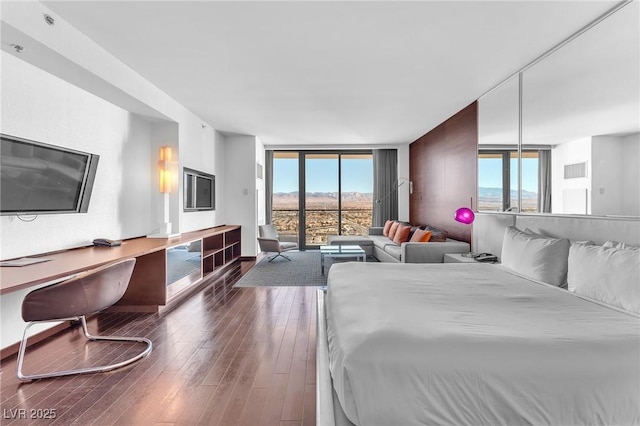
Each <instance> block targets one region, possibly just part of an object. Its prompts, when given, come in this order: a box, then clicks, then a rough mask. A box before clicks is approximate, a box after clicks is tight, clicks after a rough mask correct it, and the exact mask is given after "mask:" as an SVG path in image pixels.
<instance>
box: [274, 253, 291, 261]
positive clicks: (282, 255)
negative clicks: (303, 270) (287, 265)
mask: <svg viewBox="0 0 640 426" xmlns="http://www.w3.org/2000/svg"><path fill="white" fill-rule="evenodd" d="M278 256H281V257H284V258H285V259H287V260H288V261H291V258H290V257H287V256H285V255H284V254H282V253H278V254H276V255H275V256H272V257H270V258H269V262H271V261H272V260H273V259H275V258H276V257H278Z"/></svg>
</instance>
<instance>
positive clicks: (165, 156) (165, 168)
mask: <svg viewBox="0 0 640 426" xmlns="http://www.w3.org/2000/svg"><path fill="white" fill-rule="evenodd" d="M172 160H173V150H172V149H171V147H170V146H163V147H162V148H160V161H159V162H158V165H159V166H160V192H161V193H163V194H168V193H170V192H171V190H172V187H173V185H172V182H173V173H172V172H171V161H172Z"/></svg>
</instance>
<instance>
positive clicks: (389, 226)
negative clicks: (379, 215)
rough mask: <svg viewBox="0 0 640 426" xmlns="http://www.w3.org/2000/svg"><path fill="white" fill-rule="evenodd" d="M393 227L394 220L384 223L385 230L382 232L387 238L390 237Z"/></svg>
mask: <svg viewBox="0 0 640 426" xmlns="http://www.w3.org/2000/svg"><path fill="white" fill-rule="evenodd" d="M391 225H393V221H392V220H387V221H386V222H385V223H384V229H383V230H382V235H384V236H385V237H388V236H389V230H390V229H391Z"/></svg>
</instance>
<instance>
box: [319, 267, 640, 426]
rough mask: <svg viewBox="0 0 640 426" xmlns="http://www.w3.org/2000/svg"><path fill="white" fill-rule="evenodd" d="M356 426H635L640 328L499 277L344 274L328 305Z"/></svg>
mask: <svg viewBox="0 0 640 426" xmlns="http://www.w3.org/2000/svg"><path fill="white" fill-rule="evenodd" d="M326 310H327V336H328V345H329V357H330V370H331V376H332V379H333V385H334V389H335V392H336V394H337V396H338V400H339V401H340V404H341V405H342V408H343V410H344V412H345V414H346V415H347V417H348V418H349V420H350V421H352V422H353V423H355V424H357V425H417V424H423V425H426V424H428V425H434V424H438V425H444V424H450V425H482V424H485V425H500V424H502V425H516V424H536V425H538V424H558V425H572V424H580V425H583V424H615V425H623V424H639V423H640V403H639V401H640V319H639V318H638V317H637V316H634V315H631V314H627V313H625V312H622V311H620V310H616V309H612V308H609V307H606V306H603V305H600V304H598V303H594V302H593V301H589V300H586V299H583V298H580V297H577V296H576V295H574V294H572V293H570V292H568V291H566V290H562V289H559V288H556V287H551V286H547V285H544V284H540V283H535V282H532V281H529V280H527V279H524V278H522V277H519V276H516V275H513V274H511V273H509V272H508V271H506V270H504V269H501V268H500V267H496V265H484V264H429V265H420V264H386V263H368V264H363V263H356V262H351V263H344V264H336V265H333V266H332V267H331V270H330V273H329V277H328V290H327V297H326Z"/></svg>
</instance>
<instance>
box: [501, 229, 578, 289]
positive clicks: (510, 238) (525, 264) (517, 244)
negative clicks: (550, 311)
mask: <svg viewBox="0 0 640 426" xmlns="http://www.w3.org/2000/svg"><path fill="white" fill-rule="evenodd" d="M568 256H569V240H567V239H566V238H547V237H544V236H542V235H539V234H528V233H525V232H522V231H520V230H519V229H518V228H516V227H515V226H508V227H507V229H506V230H505V231H504V238H503V241H502V253H501V256H500V258H501V261H502V265H503V266H506V267H507V268H510V269H512V270H514V271H515V272H517V273H519V274H521V275H524V276H526V277H529V278H531V279H534V280H537V281H542V282H544V283H547V284H552V285H555V286H558V287H566V278H567V258H568Z"/></svg>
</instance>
